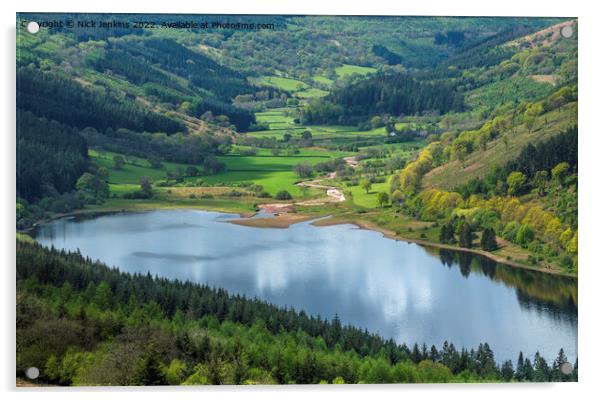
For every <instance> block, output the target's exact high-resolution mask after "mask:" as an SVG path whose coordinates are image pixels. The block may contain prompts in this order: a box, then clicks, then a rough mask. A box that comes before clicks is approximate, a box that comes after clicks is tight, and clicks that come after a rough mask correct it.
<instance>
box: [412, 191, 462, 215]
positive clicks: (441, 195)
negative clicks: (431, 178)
mask: <svg viewBox="0 0 602 400" xmlns="http://www.w3.org/2000/svg"><path fill="white" fill-rule="evenodd" d="M419 198H420V200H421V201H422V203H423V204H424V209H423V213H422V215H423V218H427V219H428V218H432V217H437V216H438V215H443V214H445V212H446V211H447V210H451V209H454V208H456V207H458V206H459V205H460V204H461V203H462V196H460V194H459V193H456V192H447V191H445V190H438V189H428V190H425V191H423V192H421V193H420V194H419Z"/></svg>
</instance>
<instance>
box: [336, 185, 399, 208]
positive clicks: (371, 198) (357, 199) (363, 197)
mask: <svg viewBox="0 0 602 400" xmlns="http://www.w3.org/2000/svg"><path fill="white" fill-rule="evenodd" d="M345 190H346V191H349V192H351V194H352V195H353V203H355V204H356V205H358V206H360V207H366V208H374V207H379V204H378V200H377V198H376V196H377V194H378V192H387V193H389V184H388V183H387V182H385V183H373V184H372V188H371V189H370V191H369V192H368V193H366V191H365V190H364V189H362V187H361V186H359V185H358V186H351V187H347V188H345Z"/></svg>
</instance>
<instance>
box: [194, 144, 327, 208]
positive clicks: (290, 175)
mask: <svg viewBox="0 0 602 400" xmlns="http://www.w3.org/2000/svg"><path fill="white" fill-rule="evenodd" d="M318 153H322V154H324V155H322V156H317V155H313V156H310V155H298V156H262V155H257V156H236V155H229V156H222V157H219V158H220V160H221V161H222V162H224V163H225V164H226V172H223V173H221V174H216V175H209V176H204V177H203V180H204V181H205V182H207V183H210V184H224V185H225V186H228V185H230V184H233V183H255V184H258V185H262V186H263V187H264V189H265V190H266V191H267V192H269V193H270V194H272V195H274V194H276V193H277V192H278V191H280V190H288V191H289V193H291V194H292V195H293V196H295V197H298V196H301V194H302V192H301V190H300V189H299V188H298V187H297V186H295V183H296V182H298V181H299V180H300V179H299V177H298V176H297V175H296V174H295V173H294V172H293V166H294V165H296V164H300V163H308V164H311V165H315V164H317V163H320V162H325V161H328V160H329V159H331V158H332V156H333V155H334V154H336V153H332V152H319V151H318ZM306 154H308V153H306ZM316 154H317V153H316Z"/></svg>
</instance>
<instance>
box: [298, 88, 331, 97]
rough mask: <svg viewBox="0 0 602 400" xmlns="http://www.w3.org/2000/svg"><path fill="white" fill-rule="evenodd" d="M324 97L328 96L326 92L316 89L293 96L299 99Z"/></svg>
mask: <svg viewBox="0 0 602 400" xmlns="http://www.w3.org/2000/svg"><path fill="white" fill-rule="evenodd" d="M326 95H328V92H327V91H325V90H321V89H316V88H310V89H307V90H302V91H300V92H297V93H295V96H296V97H299V98H300V99H314V98H317V97H324V96H326Z"/></svg>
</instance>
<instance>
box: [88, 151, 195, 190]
mask: <svg viewBox="0 0 602 400" xmlns="http://www.w3.org/2000/svg"><path fill="white" fill-rule="evenodd" d="M88 154H89V156H90V159H91V160H92V161H93V162H95V163H96V164H97V165H99V166H101V167H105V168H107V170H108V171H109V183H111V184H133V185H138V184H139V183H140V177H141V176H148V177H150V178H151V179H152V180H153V181H157V180H162V179H165V175H166V173H167V171H171V172H175V171H177V169H178V167H181V168H186V167H188V166H189V164H177V163H171V162H164V163H163V166H164V169H155V168H151V166H150V164H149V163H148V160H145V159H143V158H139V157H133V156H126V155H122V157H123V158H124V159H125V160H126V163H125V164H124V166H123V168H122V169H119V170H118V169H115V167H114V166H115V163H114V161H113V157H114V156H115V155H116V154H117V153H111V152H108V151H102V152H97V151H95V150H89V152H88ZM116 190H119V189H117V188H116Z"/></svg>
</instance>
